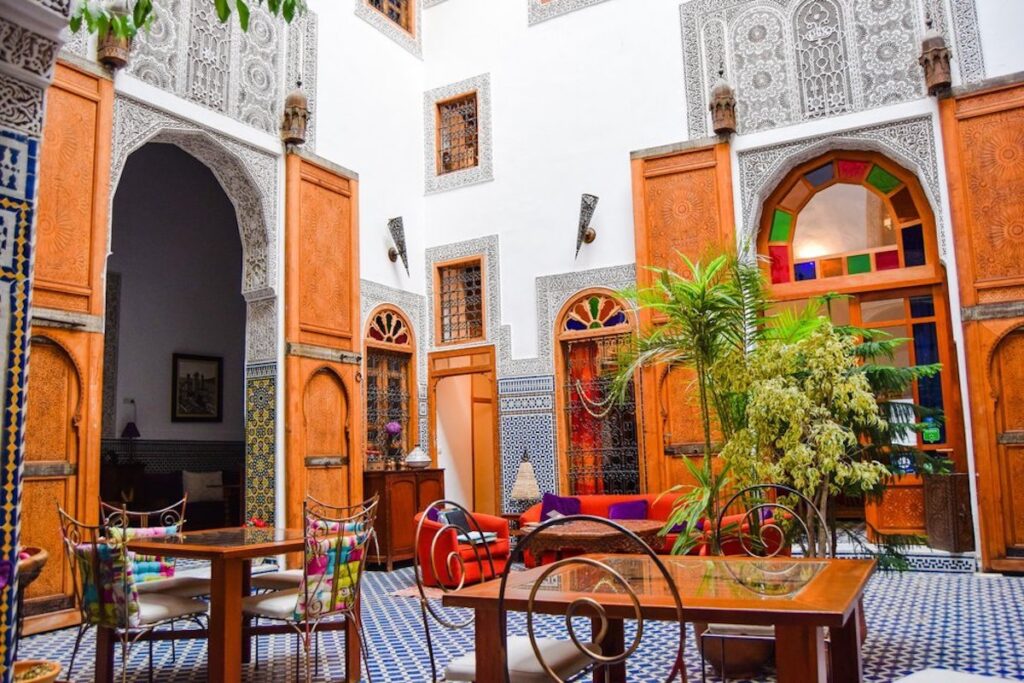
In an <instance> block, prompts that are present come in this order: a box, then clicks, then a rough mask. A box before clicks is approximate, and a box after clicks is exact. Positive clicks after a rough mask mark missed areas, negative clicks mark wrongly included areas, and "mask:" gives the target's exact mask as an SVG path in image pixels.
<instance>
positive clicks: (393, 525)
mask: <svg viewBox="0 0 1024 683" xmlns="http://www.w3.org/2000/svg"><path fill="white" fill-rule="evenodd" d="M363 491H364V492H365V495H366V497H367V498H370V497H372V496H373V495H374V494H376V495H378V496H380V502H379V503H378V505H377V522H376V525H375V526H376V529H377V544H378V545H379V549H378V548H375V547H374V545H373V544H372V543H371V544H370V545H369V548H371V549H372V550H375V551H377V554H373V553H371V554H370V556H369V561H370V562H372V563H376V564H384V565H386V566H387V570H388V571H391V570H392V568H393V567H394V563H395V562H400V561H402V560H411V559H412V558H413V557H415V556H416V539H415V536H416V525H415V524H414V523H413V517H415V516H416V513H417V512H422V511H423V509H424V508H426V507H427V506H428V505H430V504H431V503H433V502H434V501H435V500H441V499H442V498H444V470H443V469H433V468H431V469H425V470H367V471H365V472H364V473H363Z"/></svg>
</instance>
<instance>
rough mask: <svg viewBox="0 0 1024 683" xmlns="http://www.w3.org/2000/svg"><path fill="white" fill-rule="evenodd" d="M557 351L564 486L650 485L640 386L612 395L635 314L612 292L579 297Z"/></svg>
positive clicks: (568, 308)
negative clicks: (640, 424)
mask: <svg viewBox="0 0 1024 683" xmlns="http://www.w3.org/2000/svg"><path fill="white" fill-rule="evenodd" d="M556 320H557V323H556V328H555V335H556V337H557V339H558V343H557V345H556V350H555V368H556V369H555V372H556V380H557V381H558V383H559V386H560V387H561V390H560V391H559V392H558V394H557V395H558V413H559V414H560V415H561V418H560V423H561V428H560V429H559V430H558V442H559V460H560V467H559V470H560V472H561V474H560V488H561V490H562V491H564V492H568V493H569V494H573V495H576V494H589V493H639V492H640V491H641V490H643V484H644V482H643V481H642V476H641V472H642V471H643V468H642V467H641V466H640V443H639V432H638V429H637V418H636V386H635V384H634V385H632V386H630V388H629V392H628V394H627V397H626V400H625V401H623V402H618V401H615V400H614V399H613V396H612V393H611V386H612V379H613V377H614V376H615V373H616V372H617V371H618V358H619V353H620V351H621V350H622V346H623V344H624V343H627V342H628V340H629V338H630V336H631V335H632V334H633V330H634V321H633V319H632V316H631V313H630V312H629V311H628V310H627V308H626V307H625V306H624V305H623V303H622V302H621V301H619V300H618V299H617V298H616V297H615V296H614V295H613V294H612V292H610V291H608V290H603V289H594V290H589V291H586V292H583V293H580V294H577V295H575V296H574V297H573V298H572V299H570V301H569V302H568V303H567V304H566V305H565V306H564V307H563V308H562V311H561V312H560V313H559V315H558V318H557V319H556Z"/></svg>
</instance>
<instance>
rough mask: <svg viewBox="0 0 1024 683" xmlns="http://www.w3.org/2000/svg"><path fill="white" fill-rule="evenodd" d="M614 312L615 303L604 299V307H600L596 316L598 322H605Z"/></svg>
mask: <svg viewBox="0 0 1024 683" xmlns="http://www.w3.org/2000/svg"><path fill="white" fill-rule="evenodd" d="M614 310H615V302H614V301H613V300H612V299H605V300H604V305H603V306H601V314H600V315H599V316H597V318H598V320H607V319H608V316H609V315H611V313H612V311H614Z"/></svg>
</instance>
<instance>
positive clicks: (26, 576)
mask: <svg viewBox="0 0 1024 683" xmlns="http://www.w3.org/2000/svg"><path fill="white" fill-rule="evenodd" d="M18 554H19V555H21V554H27V555H28V557H26V558H24V559H19V560H18V585H19V586H20V587H21V590H25V589H26V588H28V587H29V584H31V583H32V582H33V581H35V580H36V579H38V578H39V575H40V574H41V573H42V571H43V567H44V566H46V561H47V560H48V559H50V553H48V552H46V550H44V549H43V548H36V547H34V546H22V547H21V550H20V551H19V553H18Z"/></svg>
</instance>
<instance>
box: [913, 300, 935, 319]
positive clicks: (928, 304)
mask: <svg viewBox="0 0 1024 683" xmlns="http://www.w3.org/2000/svg"><path fill="white" fill-rule="evenodd" d="M933 315H935V301H934V300H933V299H932V295H931V294H926V295H925V296H912V297H910V317H911V318H928V317H931V316H933Z"/></svg>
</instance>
